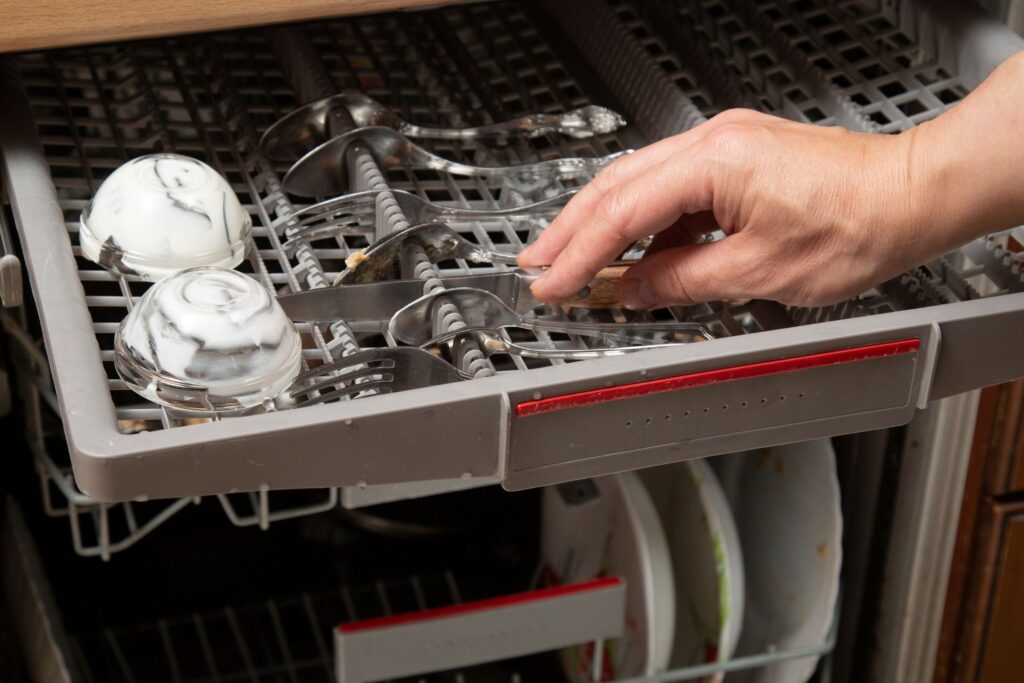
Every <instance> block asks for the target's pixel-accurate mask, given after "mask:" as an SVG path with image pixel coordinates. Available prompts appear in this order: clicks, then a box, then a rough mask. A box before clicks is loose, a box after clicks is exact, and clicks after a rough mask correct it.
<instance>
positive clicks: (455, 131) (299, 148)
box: [260, 92, 626, 161]
mask: <svg viewBox="0 0 1024 683" xmlns="http://www.w3.org/2000/svg"><path fill="white" fill-rule="evenodd" d="M338 109H343V110H346V111H347V112H348V115H349V116H350V117H351V118H352V121H353V122H354V123H355V125H356V126H357V127H359V128H365V127H367V126H383V127H385V128H392V129H394V130H397V131H398V132H399V133H402V134H404V135H407V136H409V137H411V138H432V139H435V140H476V139H479V138H494V137H501V136H504V135H517V136H522V137H528V138H533V137H537V136H539V135H544V134H545V133H560V134H562V135H567V136H569V137H573V138H589V137H591V136H593V135H599V134H602V133H611V132H612V131H614V130H617V129H619V128H621V127H622V126H624V125H626V120H625V119H624V118H622V116H620V115H619V114H617V113H615V112H614V111H612V110H610V109H605V108H604V107H598V106H595V105H589V106H586V107H580V108H579V109H573V110H572V111H569V112H565V113H564V114H530V115H527V116H522V117H519V118H515V119H511V120H509V121H502V122H500V123H491V124H488V125H485V126H476V127H473V128H433V127H429V126H417V125H416V124H413V123H409V122H408V121H403V120H402V119H401V118H400V117H399V116H398V114H396V113H395V112H393V111H392V110H390V109H388V108H387V107H385V106H384V105H383V104H381V103H380V102H377V101H376V100H374V99H372V98H370V97H367V96H366V95H363V94H362V93H356V92H344V93H340V94H337V95H331V96H330V97H325V98H324V99H322V100H317V101H316V102H310V103H309V104H307V105H305V106H303V107H300V108H299V109H296V110H295V111H293V112H291V113H290V114H288V115H286V116H284V117H282V118H280V119H278V120H277V121H276V122H275V123H274V124H273V125H272V126H271V127H270V128H268V129H267V131H266V132H265V133H264V134H263V137H262V138H260V150H261V151H262V152H263V155H264V156H266V157H269V158H271V159H278V160H281V161H295V160H296V159H298V158H299V157H301V156H302V155H303V154H305V153H306V152H308V151H309V150H311V149H313V148H314V147H316V146H317V145H319V144H321V143H323V142H325V141H326V140H328V139H330V138H331V137H332V136H331V132H330V116H331V113H332V111H335V110H338Z"/></svg>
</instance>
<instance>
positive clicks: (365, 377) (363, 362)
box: [279, 347, 470, 408]
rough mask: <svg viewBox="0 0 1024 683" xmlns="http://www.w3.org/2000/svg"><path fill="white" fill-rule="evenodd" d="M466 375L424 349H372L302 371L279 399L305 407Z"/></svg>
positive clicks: (394, 390)
mask: <svg viewBox="0 0 1024 683" xmlns="http://www.w3.org/2000/svg"><path fill="white" fill-rule="evenodd" d="M465 379H470V376H469V375H468V374H466V373H464V372H461V371H460V370H458V369H457V368H455V366H453V365H452V364H450V363H448V362H447V361H445V360H444V359H442V358H438V357H437V356H435V355H433V354H432V353H430V352H428V351H424V350H423V349H417V348H411V347H404V348H382V349H368V350H366V351H357V352H356V353H353V354H351V355H348V356H342V357H341V358H338V359H337V360H335V361H332V362H330V363H325V364H324V365H319V366H317V367H315V368H312V369H311V370H309V371H308V372H305V373H303V374H301V375H299V376H298V377H297V378H296V379H295V381H294V382H293V383H292V385H291V387H289V389H288V390H287V391H286V392H285V394H284V395H283V396H282V397H280V398H279V401H281V403H282V404H284V405H285V406H287V407H290V408H292V407H294V408H301V407H304V406H310V405H316V404H318V403H327V402H329V401H335V400H338V399H342V398H354V397H357V396H358V395H359V394H363V393H367V392H373V393H374V394H390V393H393V392H396V391H406V390H408V389H419V388H422V387H431V386H436V385H438V384H451V383H452V382H460V381H462V380H465Z"/></svg>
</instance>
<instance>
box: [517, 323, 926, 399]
mask: <svg viewBox="0 0 1024 683" xmlns="http://www.w3.org/2000/svg"><path fill="white" fill-rule="evenodd" d="M920 346H921V340H920V339H901V340H899V341H892V342H885V343H882V344H871V345H868V346H857V347H854V348H852V349H841V350H839V351H826V352H824V353H814V354H811V355H808V356H795V357H793V358H780V359H778V360H769V361H763V362H761V363H751V364H749V365H736V366H733V367H729V368H720V369H717V370H706V371H704V372H694V373H691V374H688V375H675V376H672V377H662V378H660V379H652V380H646V381H644V382H635V383H633V384H621V385H619V386H616V387H606V388H603V389H591V390H589V391H579V392H576V393H572V394H562V395H561V396H550V397H548V398H542V399H538V400H536V401H524V402H522V403H520V404H518V405H517V406H516V417H529V416H530V415H539V414H541V413H549V412H551V411H553V410H565V409H567V408H578V407H580V406H587V405H592V404H594V403H605V402H606V401H617V400H620V399H624V398H636V397H638V396H649V395H651V394H661V393H664V392H667V391H678V390H679V389H688V388H691V387H699V386H704V385H706V384H718V383H720V382H731V381H734V380H738V379H750V378H752V377H764V376H765V375H777V374H780V373H783V372H795V371H797V370H809V369H811V368H820V367H824V366H826V365H837V364H839V363H854V362H857V361H862V360H871V359H874V358H885V357H886V356H896V355H900V354H904V353H912V352H914V351H917V349H918V348H920Z"/></svg>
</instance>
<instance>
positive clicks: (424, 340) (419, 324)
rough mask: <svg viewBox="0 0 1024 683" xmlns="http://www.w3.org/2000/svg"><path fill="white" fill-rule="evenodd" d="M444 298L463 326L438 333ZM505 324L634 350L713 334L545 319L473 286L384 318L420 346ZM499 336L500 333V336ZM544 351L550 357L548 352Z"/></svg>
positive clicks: (688, 326)
mask: <svg viewBox="0 0 1024 683" xmlns="http://www.w3.org/2000/svg"><path fill="white" fill-rule="evenodd" d="M445 304H450V305H454V306H456V307H458V309H459V311H460V312H461V313H462V317H463V320H464V321H465V323H466V327H467V328H468V329H466V328H464V329H461V330H451V331H445V332H443V333H441V334H439V335H435V334H434V333H433V321H434V320H435V319H436V317H437V316H436V309H437V308H438V307H439V306H443V305H445ZM509 327H521V328H525V329H528V330H543V331H547V332H559V333H562V334H576V335H581V336H587V337H596V338H599V339H601V340H603V341H605V342H611V343H620V344H628V345H629V346H628V347H627V348H628V349H629V350H634V351H639V350H642V349H645V348H653V347H658V346H665V345H667V344H672V343H687V342H691V341H696V340H697V339H698V338H700V339H712V338H713V337H712V336H711V333H710V332H708V330H707V328H706V327H704V325H702V324H700V323H689V322H651V323H586V322H577V321H572V320H544V319H541V318H536V317H533V316H527V315H523V314H521V313H518V312H516V311H514V310H513V309H511V308H509V306H508V304H506V303H505V302H504V301H502V300H501V299H500V298H498V297H497V296H495V295H494V294H492V293H490V292H487V291H484V290H482V289H475V288H473V287H456V288H452V289H443V290H438V291H436V292H433V293H431V294H427V295H426V296H423V297H420V298H419V299H417V300H416V301H413V302H411V303H409V304H408V305H406V306H405V307H403V308H401V309H399V310H398V311H397V312H396V313H395V314H394V315H393V316H392V317H391V320H390V321H388V331H389V332H390V333H391V335H392V336H393V337H394V338H395V339H396V340H398V341H400V342H402V343H404V344H409V345H411V346H419V347H426V346H431V345H433V344H437V343H440V342H443V341H448V340H450V339H453V338H455V337H457V336H459V335H461V334H466V333H469V332H477V331H490V332H492V333H494V332H497V331H499V330H501V329H503V328H509ZM498 338H499V339H500V337H498ZM540 351H543V350H538V352H540ZM547 351H552V352H559V353H561V352H564V351H566V350H564V349H554V350H551V349H548V350H547ZM589 351H591V352H603V353H599V355H610V354H612V353H623V352H625V350H624V348H623V347H618V348H609V349H590V350H589ZM543 355H545V356H547V357H552V354H551V353H544V354H543ZM558 357H566V356H558ZM573 357H575V356H573ZM587 357H593V356H592V355H591V356H587Z"/></svg>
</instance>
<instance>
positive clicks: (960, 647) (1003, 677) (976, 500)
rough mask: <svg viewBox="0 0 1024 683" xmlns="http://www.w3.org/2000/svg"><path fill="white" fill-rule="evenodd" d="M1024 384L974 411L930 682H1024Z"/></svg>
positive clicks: (988, 398) (999, 392)
mask: <svg viewBox="0 0 1024 683" xmlns="http://www.w3.org/2000/svg"><path fill="white" fill-rule="evenodd" d="M1022 454H1024V381H1018V382H1012V383H1009V384H1004V385H1001V386H998V387H991V388H989V389H986V390H985V391H984V392H983V394H982V400H981V404H980V408H979V413H978V420H977V426H976V429H975V437H974V446H973V448H972V454H971V464H970V467H969V470H968V475H967V482H966V486H965V490H964V499H963V504H962V507H961V514H960V523H959V527H958V530H957V544H956V550H955V551H954V558H953V566H952V568H951V572H950V583H949V589H948V593H947V597H946V609H945V614H944V617H943V624H942V630H941V634H940V638H939V651H938V655H937V660H936V667H935V677H934V683H1017V682H1018V681H1024V457H1022Z"/></svg>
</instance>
